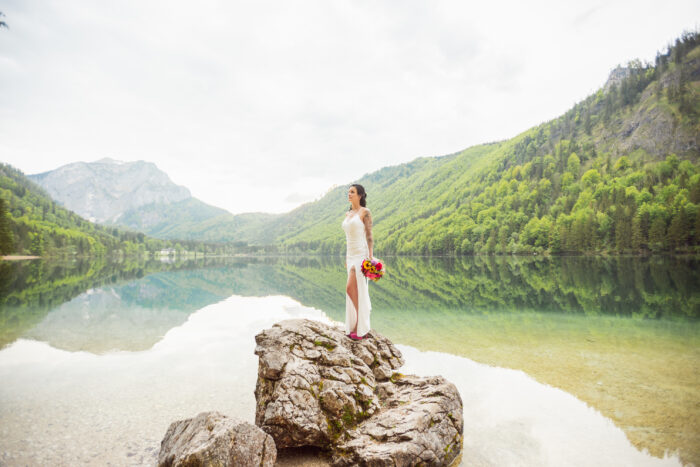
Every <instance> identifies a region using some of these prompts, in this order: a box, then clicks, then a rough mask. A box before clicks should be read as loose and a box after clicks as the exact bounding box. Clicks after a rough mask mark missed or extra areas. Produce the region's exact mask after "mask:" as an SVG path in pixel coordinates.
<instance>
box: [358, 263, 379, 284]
mask: <svg viewBox="0 0 700 467" xmlns="http://www.w3.org/2000/svg"><path fill="white" fill-rule="evenodd" d="M362 274H363V275H364V276H365V277H366V278H367V279H371V280H373V281H375V282H376V281H378V280H379V279H381V278H382V276H383V275H384V265H383V264H382V263H381V262H379V261H377V260H375V259H372V260H370V259H366V260H364V261H362Z"/></svg>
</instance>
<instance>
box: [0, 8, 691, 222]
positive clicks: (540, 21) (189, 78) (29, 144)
mask: <svg viewBox="0 0 700 467" xmlns="http://www.w3.org/2000/svg"><path fill="white" fill-rule="evenodd" d="M0 11H2V12H3V13H4V14H5V16H4V17H3V18H2V19H3V20H4V21H5V22H6V23H7V24H8V26H9V28H8V29H5V28H2V29H0V90H1V92H0V161H2V162H5V163H9V164H12V165H13V166H15V167H17V168H19V169H20V170H22V171H23V172H25V173H26V174H33V173H39V172H44V171H47V170H52V169H55V168H58V167H60V166H62V165H65V164H68V163H71V162H77V161H94V160H98V159H102V158H105V157H109V158H113V159H117V160H122V161H133V160H146V161H150V162H154V163H155V164H156V165H157V166H158V167H159V168H160V169H161V170H163V171H165V172H166V173H167V174H168V175H169V176H170V178H171V179H172V180H173V181H174V182H175V183H177V184H179V185H184V186H186V187H187V188H189V189H190V191H191V192H192V194H193V196H195V197H197V198H199V199H201V200H202V201H204V202H206V203H209V204H212V205H214V206H218V207H222V208H224V209H227V210H229V211H231V212H232V213H234V214H235V213H241V212H254V211H262V212H287V211H290V210H291V209H293V208H295V207H296V206H298V205H300V204H302V203H305V202H309V201H313V200H315V199H318V198H320V197H321V196H323V195H324V194H325V193H326V192H327V191H328V190H329V189H331V188H332V187H334V186H338V185H346V184H349V183H352V182H353V181H355V180H357V179H359V178H360V177H362V176H363V175H364V174H366V173H370V172H373V171H375V170H377V169H380V168H382V167H385V166H389V165H396V164H401V163H404V162H409V161H411V160H413V159H415V158H417V157H423V156H439V155H444V154H451V153H454V152H457V151H460V150H462V149H465V148H467V147H469V146H473V145H475V144H480V143H485V142H491V141H496V140H503V139H508V138H511V137H513V136H515V135H517V134H519V133H521V132H523V131H525V130H527V129H528V128H531V127H533V126H535V125H538V124H540V123H542V122H545V121H548V120H551V119H553V118H556V117H557V116H559V115H561V114H562V113H564V112H565V111H566V110H568V109H569V108H570V107H571V106H573V105H574V104H575V103H576V102H579V101H580V100H582V99H584V98H585V97H586V96H587V95H589V94H591V93H594V92H595V91H596V90H597V89H598V88H600V87H601V86H602V85H603V84H604V83H605V80H606V78H607V76H608V74H609V72H610V70H611V69H613V68H614V67H615V66H616V65H618V64H625V63H627V62H628V61H630V60H632V59H635V58H640V59H642V60H648V61H652V60H653V58H654V56H655V55H656V52H657V51H658V50H662V49H665V47H666V45H667V44H669V43H670V42H672V41H673V40H674V39H675V38H676V37H678V36H679V35H680V34H681V33H682V32H683V31H684V30H695V29H697V28H698V24H700V2H698V1H697V0H693V1H686V0H667V1H663V2H661V1H644V0H639V1H627V0H626V1H614V0H613V1H602V0H601V1H598V0H593V1H591V0H578V1H575V2H574V1H561V0H557V1H534V2H533V1H528V2H523V1H491V2H486V1H464V0H463V1H441V0H432V1H429V0H428V1H414V0H402V1H398V0H395V1H382V0H372V1H370V0H367V1H365V0H300V1H295V2H292V1H277V2H271V1H265V0H262V1H259V0H256V1H250V2H242V1H207V0H205V1H199V2H183V1H180V0H167V1H155V0H154V1H149V0H120V1H119V2H113V1H94V0H60V1H58V0H42V1H37V0H14V1H13V0H10V1H3V2H2V3H0ZM371 196H372V194H371V193H368V204H369V205H370V206H371V199H372V198H371Z"/></svg>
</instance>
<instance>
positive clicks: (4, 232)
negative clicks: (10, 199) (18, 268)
mask: <svg viewBox="0 0 700 467" xmlns="http://www.w3.org/2000/svg"><path fill="white" fill-rule="evenodd" d="M13 251H15V241H14V238H13V235H12V230H11V229H10V218H9V215H8V213H7V206H6V204H5V200H4V199H2V198H0V255H6V254H9V253H12V252H13Z"/></svg>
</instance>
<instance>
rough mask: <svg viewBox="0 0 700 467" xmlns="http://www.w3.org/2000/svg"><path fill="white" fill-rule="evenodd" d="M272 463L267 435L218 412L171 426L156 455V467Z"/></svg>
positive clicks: (271, 446)
mask: <svg viewBox="0 0 700 467" xmlns="http://www.w3.org/2000/svg"><path fill="white" fill-rule="evenodd" d="M276 460H277V449H276V447H275V442H274V441H273V439H272V437H270V435H268V434H267V433H265V432H264V431H262V430H261V429H260V428H258V427H257V426H255V425H251V424H250V423H247V422H241V421H237V420H235V419H232V418H229V417H226V416H225V415H222V414H220V413H218V412H202V413H200V414H199V415H197V416H196V417H194V418H188V419H187V420H179V421H177V422H173V423H171V424H170V427H169V428H168V431H167V432H166V434H165V437H164V438H163V441H162V442H161V443H160V453H159V454H158V466H159V467H170V466H173V467H175V466H183V467H185V466H187V467H205V466H231V467H233V466H240V467H247V466H250V467H253V466H256V467H257V466H273V465H274V464H275V461H276Z"/></svg>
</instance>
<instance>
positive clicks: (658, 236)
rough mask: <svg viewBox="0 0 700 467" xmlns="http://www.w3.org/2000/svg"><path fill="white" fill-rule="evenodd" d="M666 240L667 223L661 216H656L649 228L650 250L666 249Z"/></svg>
mask: <svg viewBox="0 0 700 467" xmlns="http://www.w3.org/2000/svg"><path fill="white" fill-rule="evenodd" d="M665 238H666V221H665V220H663V219H662V218H661V216H656V217H655V218H654V220H653V221H652V222H651V227H649V248H650V249H651V250H653V251H658V250H661V249H662V248H663V247H664V240H665Z"/></svg>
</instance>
